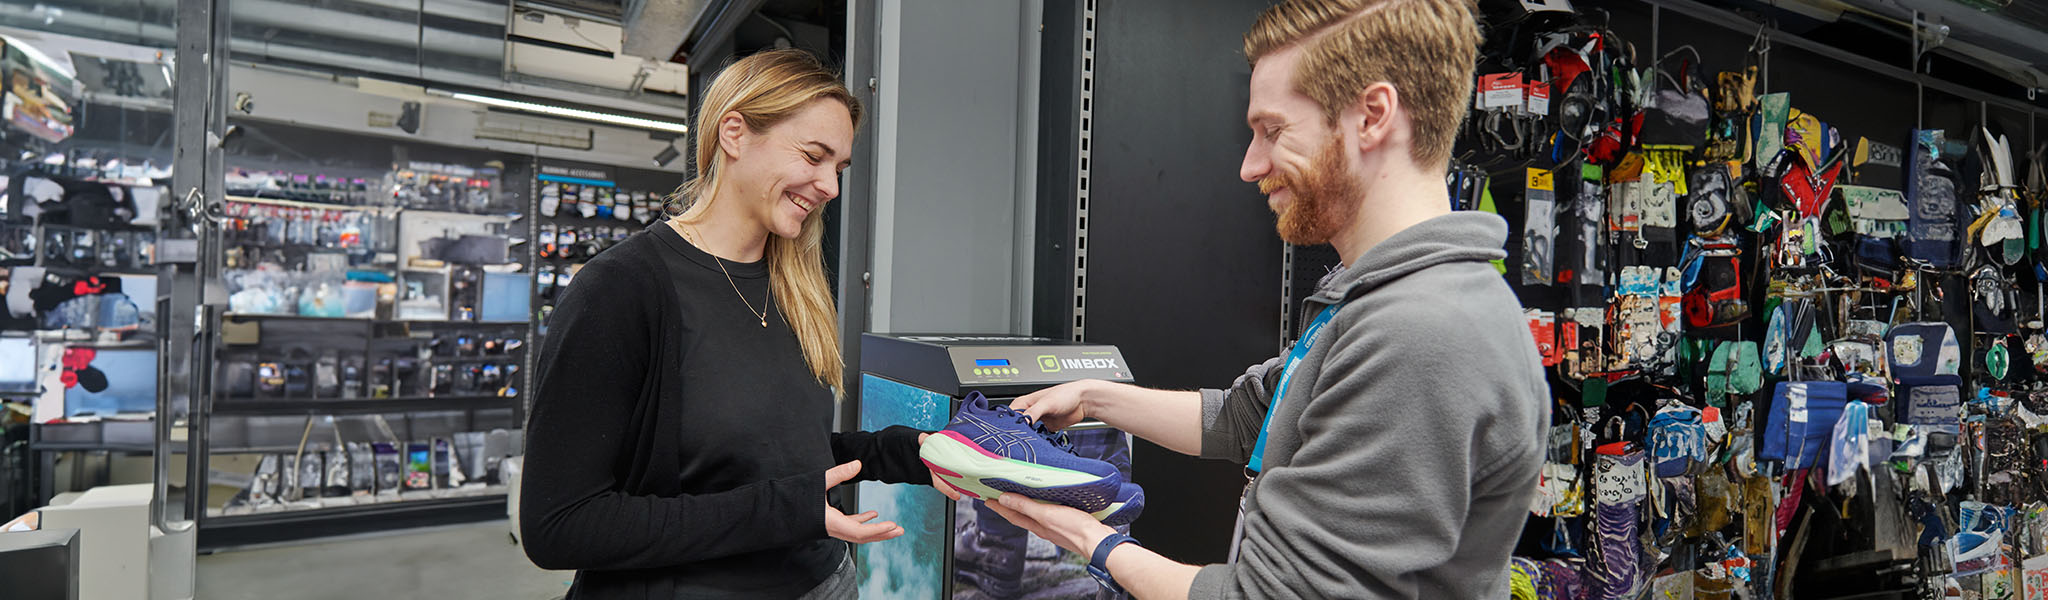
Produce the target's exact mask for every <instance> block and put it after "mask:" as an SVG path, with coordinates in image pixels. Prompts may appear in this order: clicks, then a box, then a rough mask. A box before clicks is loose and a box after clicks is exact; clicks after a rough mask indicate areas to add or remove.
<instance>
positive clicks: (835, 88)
mask: <svg viewBox="0 0 2048 600" xmlns="http://www.w3.org/2000/svg"><path fill="white" fill-rule="evenodd" d="M702 98H703V104H702V107H701V108H700V109H699V110H698V112H697V125H696V127H697V128H696V134H697V176H696V177H695V178H692V179H691V180H690V181H688V182H686V183H684V184H683V185H682V187H680V188H677V189H676V192H675V193H674V194H672V195H670V197H669V199H668V202H667V204H668V206H669V207H670V211H671V216H678V215H680V214H682V213H683V212H685V211H688V210H690V208H691V207H692V206H694V205H696V203H697V202H699V201H701V200H703V199H705V198H708V197H709V196H710V194H711V193H712V192H713V191H714V190H717V189H718V184H719V181H718V177H719V167H720V166H721V163H723V162H724V156H725V153H724V152H721V151H719V148H718V121H719V120H720V119H722V118H724V116H725V114H726V113H733V112H737V113H739V115H740V117H741V118H742V119H745V120H746V123H747V128H748V129H750V130H752V131H753V132H755V133H761V132H764V131H767V130H768V129H769V128H771V127H774V126H775V125H776V124H777V123H781V122H782V121H783V120H784V119H788V118H790V117H793V116H796V114H797V113H798V112H801V111H802V110H803V109H804V108H805V107H807V106H809V105H810V104H811V103H812V102H815V101H817V100H821V99H826V98H830V99H833V100H838V101H840V102H842V103H844V104H846V111H847V112H848V113H849V114H851V115H852V116H853V126H854V128H855V129H859V128H860V117H861V106H860V100H859V99H856V98H854V97H853V92H850V91H847V89H846V84H844V83H841V82H840V81H839V77H838V76H837V75H835V74H833V73H832V72H831V71H830V70H827V69H826V68H825V65H823V64H821V63H819V62H818V59H817V57H815V56H812V55H811V53H809V52H806V51H803V50H797V49H787V50H770V51H766V52H761V53H758V54H754V55H752V56H748V57H746V58H742V59H739V60H738V61H736V62H734V63H732V65H731V66H728V67H726V68H725V71H723V72H720V73H719V74H718V78H717V79H715V80H713V81H712V82H711V87H709V88H706V89H705V90H704V93H703V96H702ZM823 220H824V211H812V212H811V214H810V216H808V217H805V218H804V228H803V232H802V233H800V234H798V235H797V237H796V239H786V238H783V237H781V236H775V235H771V236H768V251H767V259H768V283H769V285H770V286H772V287H773V289H774V294H775V302H776V306H777V307H778V308H780V309H782V314H783V317H784V318H785V319H787V320H788V321H789V328H790V329H791V330H794V331H795V332H796V339H797V343H798V344H799V345H800V346H802V347H803V352H804V362H806V363H809V364H810V366H811V374H812V375H815V376H817V378H818V383H820V384H823V385H824V386H825V387H827V388H831V389H832V391H833V394H834V395H839V394H842V393H843V390H842V388H843V387H844V383H843V382H844V381H845V379H844V377H845V373H846V362H845V359H844V358H842V357H841V356H840V354H839V319H838V314H839V313H838V310H837V309H836V308H834V306H833V303H832V288H831V286H830V285H829V284H828V283H827V282H826V279H825V258H824V256H825V254H824V242H823V240H824V235H825V227H824V225H823Z"/></svg>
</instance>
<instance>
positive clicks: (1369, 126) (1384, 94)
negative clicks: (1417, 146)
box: [1340, 81, 1401, 152]
mask: <svg viewBox="0 0 2048 600" xmlns="http://www.w3.org/2000/svg"><path fill="white" fill-rule="evenodd" d="M1400 113H1401V94H1400V92H1398V91H1396V90H1395V89H1394V84H1392V83H1387V82H1385V81H1381V82H1378V83H1374V84H1372V85H1368V86H1365V91H1364V92H1361V93H1359V94H1358V101H1357V102H1356V103H1355V104H1353V105H1352V107H1351V110H1348V111H1345V115H1343V116H1342V117H1340V118H1342V119H1344V120H1345V123H1344V124H1343V126H1344V127H1346V128H1348V129H1351V130H1352V132H1353V133H1354V134H1356V135H1357V136H1358V150H1359V151H1360V152H1371V151H1373V150H1377V149H1379V148H1380V147H1381V146H1384V145H1386V144H1387V143H1389V142H1390V141H1392V139H1393V137H1394V125H1395V123H1394V116H1395V115H1397V114H1400Z"/></svg>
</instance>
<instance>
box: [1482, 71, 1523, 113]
mask: <svg viewBox="0 0 2048 600" xmlns="http://www.w3.org/2000/svg"><path fill="white" fill-rule="evenodd" d="M1479 90H1480V108H1487V109H1492V108H1520V107H1521V106H1522V74H1521V73H1495V74H1492V75H1482V76H1480V77H1479Z"/></svg>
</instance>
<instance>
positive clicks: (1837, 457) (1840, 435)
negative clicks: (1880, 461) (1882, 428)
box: [1827, 400, 1871, 485]
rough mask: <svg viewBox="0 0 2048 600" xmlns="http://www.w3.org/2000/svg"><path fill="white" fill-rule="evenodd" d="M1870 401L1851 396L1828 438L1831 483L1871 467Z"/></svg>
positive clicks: (1861, 473)
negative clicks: (1868, 402) (1865, 402)
mask: <svg viewBox="0 0 2048 600" xmlns="http://www.w3.org/2000/svg"><path fill="white" fill-rule="evenodd" d="M1870 422H1871V419H1870V405H1869V404H1864V403H1863V402H1861V401H1857V400H1850V401H1849V403H1848V404H1846V405H1844V406H1843V407H1842V417H1841V418H1840V419H1837V420H1836V421H1835V427H1834V433H1833V436H1832V437H1831V438H1830V439H1829V442H1828V468H1827V479H1828V485H1842V484H1843V483H1846V482H1848V481H1850V480H1851V479H1852V478H1854V477H1856V476H1858V475H1863V474H1865V473H1866V472H1867V471H1869V470H1870V465H1871V456H1870V448H1869V446H1870V441H1871V437H1870Z"/></svg>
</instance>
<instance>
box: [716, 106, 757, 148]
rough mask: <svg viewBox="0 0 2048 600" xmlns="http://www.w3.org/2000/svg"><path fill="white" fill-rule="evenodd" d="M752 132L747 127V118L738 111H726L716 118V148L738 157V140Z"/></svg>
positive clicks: (742, 139)
mask: <svg viewBox="0 0 2048 600" xmlns="http://www.w3.org/2000/svg"><path fill="white" fill-rule="evenodd" d="M750 133H753V132H752V131H750V130H748V129H747V118H746V117H743V116H740V112H739V111H736V110H735V111H727V112H726V113H725V115H724V116H721V117H719V118H718V149H719V150H720V151H723V152H725V155H726V156H728V157H731V158H739V156H740V142H742V141H745V140H746V138H747V135H748V134H750Z"/></svg>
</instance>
